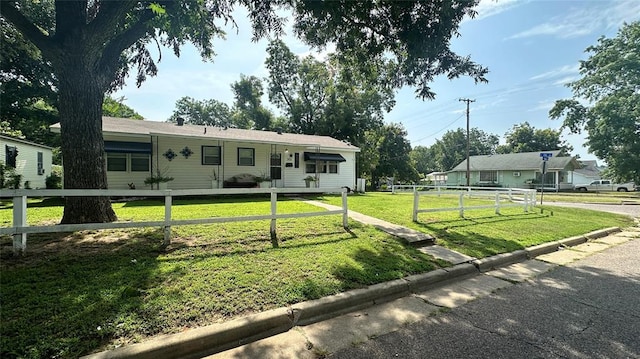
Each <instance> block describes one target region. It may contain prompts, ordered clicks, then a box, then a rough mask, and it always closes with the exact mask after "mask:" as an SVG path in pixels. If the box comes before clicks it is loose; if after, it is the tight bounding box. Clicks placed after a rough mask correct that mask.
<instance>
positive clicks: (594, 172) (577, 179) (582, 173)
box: [573, 160, 602, 184]
mask: <svg viewBox="0 0 640 359" xmlns="http://www.w3.org/2000/svg"><path fill="white" fill-rule="evenodd" d="M578 162H579V163H580V164H581V165H582V167H581V168H576V169H575V170H573V183H574V184H581V183H591V182H593V181H595V180H599V179H601V177H602V176H601V173H602V168H600V167H598V162H596V160H585V161H578Z"/></svg>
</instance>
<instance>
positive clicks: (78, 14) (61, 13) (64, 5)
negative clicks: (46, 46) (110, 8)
mask: <svg viewBox="0 0 640 359" xmlns="http://www.w3.org/2000/svg"><path fill="white" fill-rule="evenodd" d="M55 6H56V33H55V35H54V36H53V37H54V38H55V39H58V41H60V42H62V41H64V38H65V37H66V36H67V35H69V34H70V32H72V31H74V30H75V29H78V28H82V26H84V25H86V23H87V0H84V1H68V0H56V2H55Z"/></svg>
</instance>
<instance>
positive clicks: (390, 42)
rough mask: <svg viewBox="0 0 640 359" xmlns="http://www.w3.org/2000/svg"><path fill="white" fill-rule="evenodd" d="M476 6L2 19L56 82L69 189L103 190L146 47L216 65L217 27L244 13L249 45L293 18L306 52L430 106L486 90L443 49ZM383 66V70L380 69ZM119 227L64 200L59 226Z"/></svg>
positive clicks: (110, 6)
mask: <svg viewBox="0 0 640 359" xmlns="http://www.w3.org/2000/svg"><path fill="white" fill-rule="evenodd" d="M476 3H477V2H476V1H469V0H451V1H448V2H442V3H434V2H427V1H385V2H382V1H371V2H361V1H342V2H337V1H296V2H291V1H290V0H273V1H269V2H262V1H250V0H218V1H197V2H194V1H124V0H123V1H105V0H93V1H70V0H55V1H53V0H44V1H37V2H36V1H30V0H14V1H4V2H3V3H2V13H1V16H2V18H3V19H4V20H6V21H7V22H8V23H10V25H11V26H12V27H13V28H14V29H16V30H17V31H18V32H20V33H21V34H22V35H23V36H24V37H25V38H26V39H27V40H28V41H30V42H31V43H32V44H33V45H35V46H36V47H37V48H38V49H39V50H40V53H41V55H42V58H43V59H44V60H45V61H46V62H47V63H48V64H50V65H51V68H52V69H53V74H54V75H55V77H56V78H57V79H58V95H59V96H58V104H59V106H58V109H59V114H60V126H61V136H62V141H61V142H62V153H63V160H64V170H65V172H67V173H66V174H67V175H66V176H65V178H66V181H65V186H66V187H67V188H105V187H106V171H105V162H104V156H103V153H104V142H103V139H102V133H101V116H102V102H103V100H104V95H105V93H106V92H108V91H110V90H112V89H114V88H117V87H119V86H121V85H122V84H123V83H124V80H125V78H126V76H127V74H128V73H129V71H130V70H132V69H137V76H136V80H137V81H136V82H137V83H138V84H140V83H142V82H143V81H144V80H145V79H146V76H153V75H155V74H156V73H157V67H156V65H155V62H154V59H153V58H152V57H151V53H150V51H149V50H148V49H147V47H146V46H147V45H149V44H153V45H155V44H157V43H159V44H162V45H165V46H167V47H170V48H172V49H173V51H174V53H175V54H176V55H179V54H180V47H181V46H182V45H183V44H185V43H187V42H190V43H192V44H193V45H194V46H195V48H196V49H197V50H198V51H199V52H200V55H201V56H202V57H203V58H210V57H212V56H213V54H214V53H213V41H212V40H213V39H214V38H219V37H223V36H224V32H223V30H222V29H221V28H220V26H219V24H221V23H223V22H226V23H231V24H235V22H234V21H233V17H232V12H233V10H234V9H235V8H236V7H238V6H244V7H246V8H248V10H249V11H248V14H249V17H250V21H251V23H252V25H253V36H254V39H256V40H257V39H259V38H262V37H265V36H266V35H268V34H269V33H275V34H281V33H282V32H283V27H282V21H283V20H284V18H285V17H282V16H281V14H280V13H278V11H280V10H291V11H292V12H293V16H292V17H291V18H292V19H294V20H293V21H294V33H295V34H296V35H297V36H298V37H300V38H301V39H303V40H304V41H305V42H306V43H308V44H310V45H312V46H317V47H322V46H325V45H326V44H327V43H333V44H335V46H336V48H337V50H338V53H340V54H348V53H350V52H355V53H357V54H359V57H358V58H357V61H355V63H356V64H357V65H359V66H358V67H357V68H356V69H357V70H358V71H361V72H366V69H367V68H368V64H371V63H375V62H379V61H383V59H388V61H389V62H390V64H391V65H392V66H393V67H394V68H395V71H392V72H390V73H392V74H393V76H392V77H390V79H389V80H390V83H391V84H392V85H393V86H394V87H395V88H399V87H402V86H404V85H410V86H415V87H416V88H417V90H416V92H417V95H418V96H419V97H421V98H432V97H433V96H434V94H433V92H432V91H431V90H430V88H429V86H428V85H429V82H430V81H431V80H432V79H433V77H434V76H437V75H446V76H448V77H449V78H454V77H458V76H463V75H468V76H471V77H472V78H473V79H474V80H476V81H485V78H484V76H485V75H486V72H487V70H486V69H485V68H482V67H481V66H478V65H477V64H475V63H473V62H472V61H471V60H470V59H469V58H468V57H462V56H459V55H457V54H455V53H454V52H452V51H451V50H450V49H449V40H450V38H451V37H452V36H456V35H458V33H457V28H458V25H459V24H460V21H462V19H463V17H464V16H465V15H470V16H473V15H474V12H473V10H472V8H473V6H474V5H476ZM385 61H387V60H385ZM115 219H116V216H115V213H114V212H113V210H112V209H111V205H110V203H109V201H108V199H107V198H94V199H88V198H75V197H68V198H67V199H66V204H65V210H64V215H63V219H62V222H63V223H73V222H104V221H113V220H115Z"/></svg>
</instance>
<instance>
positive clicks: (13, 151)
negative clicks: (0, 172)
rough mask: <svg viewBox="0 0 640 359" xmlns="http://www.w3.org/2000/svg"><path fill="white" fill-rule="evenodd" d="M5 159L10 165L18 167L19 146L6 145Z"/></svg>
mask: <svg viewBox="0 0 640 359" xmlns="http://www.w3.org/2000/svg"><path fill="white" fill-rule="evenodd" d="M4 149H5V161H4V163H6V164H7V166H8V167H11V168H16V157H18V148H17V147H15V146H7V145H5V146H4Z"/></svg>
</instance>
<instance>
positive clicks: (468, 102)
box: [459, 98, 476, 187]
mask: <svg viewBox="0 0 640 359" xmlns="http://www.w3.org/2000/svg"><path fill="white" fill-rule="evenodd" d="M459 101H462V102H466V103H467V187H469V174H470V173H471V171H470V166H469V104H470V103H471V102H476V100H471V99H468V98H461V99H459Z"/></svg>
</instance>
